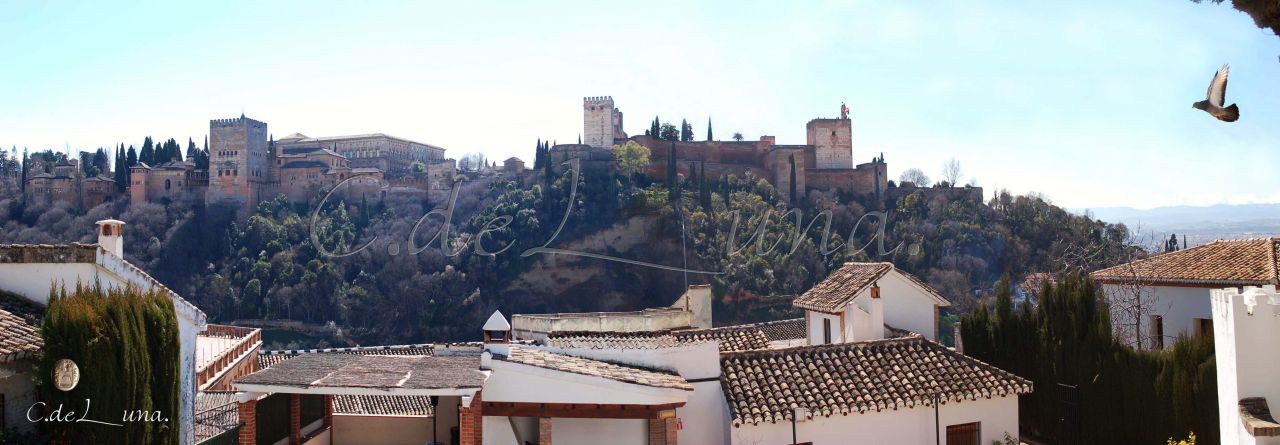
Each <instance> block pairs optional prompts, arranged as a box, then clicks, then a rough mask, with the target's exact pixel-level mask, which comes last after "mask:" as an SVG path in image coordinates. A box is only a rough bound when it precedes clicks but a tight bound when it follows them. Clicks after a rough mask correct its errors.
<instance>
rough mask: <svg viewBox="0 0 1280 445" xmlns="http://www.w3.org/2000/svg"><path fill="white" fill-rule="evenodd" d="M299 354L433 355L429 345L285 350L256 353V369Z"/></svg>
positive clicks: (431, 346)
mask: <svg viewBox="0 0 1280 445" xmlns="http://www.w3.org/2000/svg"><path fill="white" fill-rule="evenodd" d="M300 354H355V355H435V345H433V344H431V343H423V344H414V345H388V346H362V347H354V348H325V349H286V350H279V351H262V352H260V353H258V369H266V368H270V367H271V366H273V365H275V364H277V363H280V362H283V361H285V360H288V359H291V358H294V357H297V356H298V355H300Z"/></svg>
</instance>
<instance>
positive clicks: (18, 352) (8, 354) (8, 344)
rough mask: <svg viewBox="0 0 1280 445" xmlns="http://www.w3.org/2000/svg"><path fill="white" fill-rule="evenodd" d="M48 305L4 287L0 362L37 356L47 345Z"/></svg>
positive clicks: (0, 306)
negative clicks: (42, 326)
mask: <svg viewBox="0 0 1280 445" xmlns="http://www.w3.org/2000/svg"><path fill="white" fill-rule="evenodd" d="M42 318H44V309H43V308H41V307H40V306H38V305H36V304H35V303H32V302H30V301H27V300H26V299H25V298H22V297H20V296H18V295H17V294H13V293H9V292H3V291H0V363H3V362H7V361H10V360H19V359H23V358H27V357H31V356H34V355H35V353H37V352H39V351H40V349H41V348H43V347H44V338H42V337H41V336H40V320H41V319H42Z"/></svg>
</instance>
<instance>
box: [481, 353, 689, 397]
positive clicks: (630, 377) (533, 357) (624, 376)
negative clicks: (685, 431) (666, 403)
mask: <svg viewBox="0 0 1280 445" xmlns="http://www.w3.org/2000/svg"><path fill="white" fill-rule="evenodd" d="M493 358H494V359H498V360H503V361H507V362H511V363H519V364H522V365H528V366H535V367H538V368H543V369H550V370H554V371H561V372H568V373H573V374H581V375H586V376H593V377H602V378H606V379H609V380H614V381H618V382H623V383H632V384H636V385H643V386H650V387H654V388H670V389H681V390H685V391H693V385H690V384H689V382H688V381H685V379H684V378H682V377H680V376H679V375H678V374H675V373H672V372H666V371H659V370H654V369H645V368H640V367H636V366H627V365H618V364H613V363H609V362H604V361H599V360H592V359H587V358H582V357H574V356H571V355H565V354H557V353H554V352H548V351H543V350H540V349H534V348H523V347H512V348H511V349H510V350H509V351H508V353H507V355H506V356H500V355H495V356H494V357H493Z"/></svg>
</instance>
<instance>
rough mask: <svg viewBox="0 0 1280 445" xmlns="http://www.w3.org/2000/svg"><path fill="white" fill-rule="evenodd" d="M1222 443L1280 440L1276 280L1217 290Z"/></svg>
mask: <svg viewBox="0 0 1280 445" xmlns="http://www.w3.org/2000/svg"><path fill="white" fill-rule="evenodd" d="M1212 294H1213V296H1212V298H1211V299H1212V312H1213V343H1214V352H1215V354H1216V362H1217V366H1218V369H1217V371H1218V372H1217V375H1218V429H1219V431H1220V434H1221V443H1222V445H1254V444H1280V423H1277V422H1276V420H1275V418H1274V417H1272V415H1271V411H1270V402H1273V401H1274V402H1277V403H1280V381H1277V380H1276V378H1275V370H1276V368H1277V366H1280V349H1277V348H1276V347H1275V339H1276V338H1280V292H1277V291H1276V286H1275V285H1268V286H1263V287H1248V288H1245V289H1243V290H1241V289H1236V288H1230V289H1221V290H1214V291H1213V292H1212Z"/></svg>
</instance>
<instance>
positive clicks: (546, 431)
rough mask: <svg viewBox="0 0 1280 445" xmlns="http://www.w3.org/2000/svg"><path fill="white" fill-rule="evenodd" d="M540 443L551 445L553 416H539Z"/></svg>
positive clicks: (539, 444) (540, 444)
mask: <svg viewBox="0 0 1280 445" xmlns="http://www.w3.org/2000/svg"><path fill="white" fill-rule="evenodd" d="M538 445H551V418H550V417H539V418H538Z"/></svg>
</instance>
